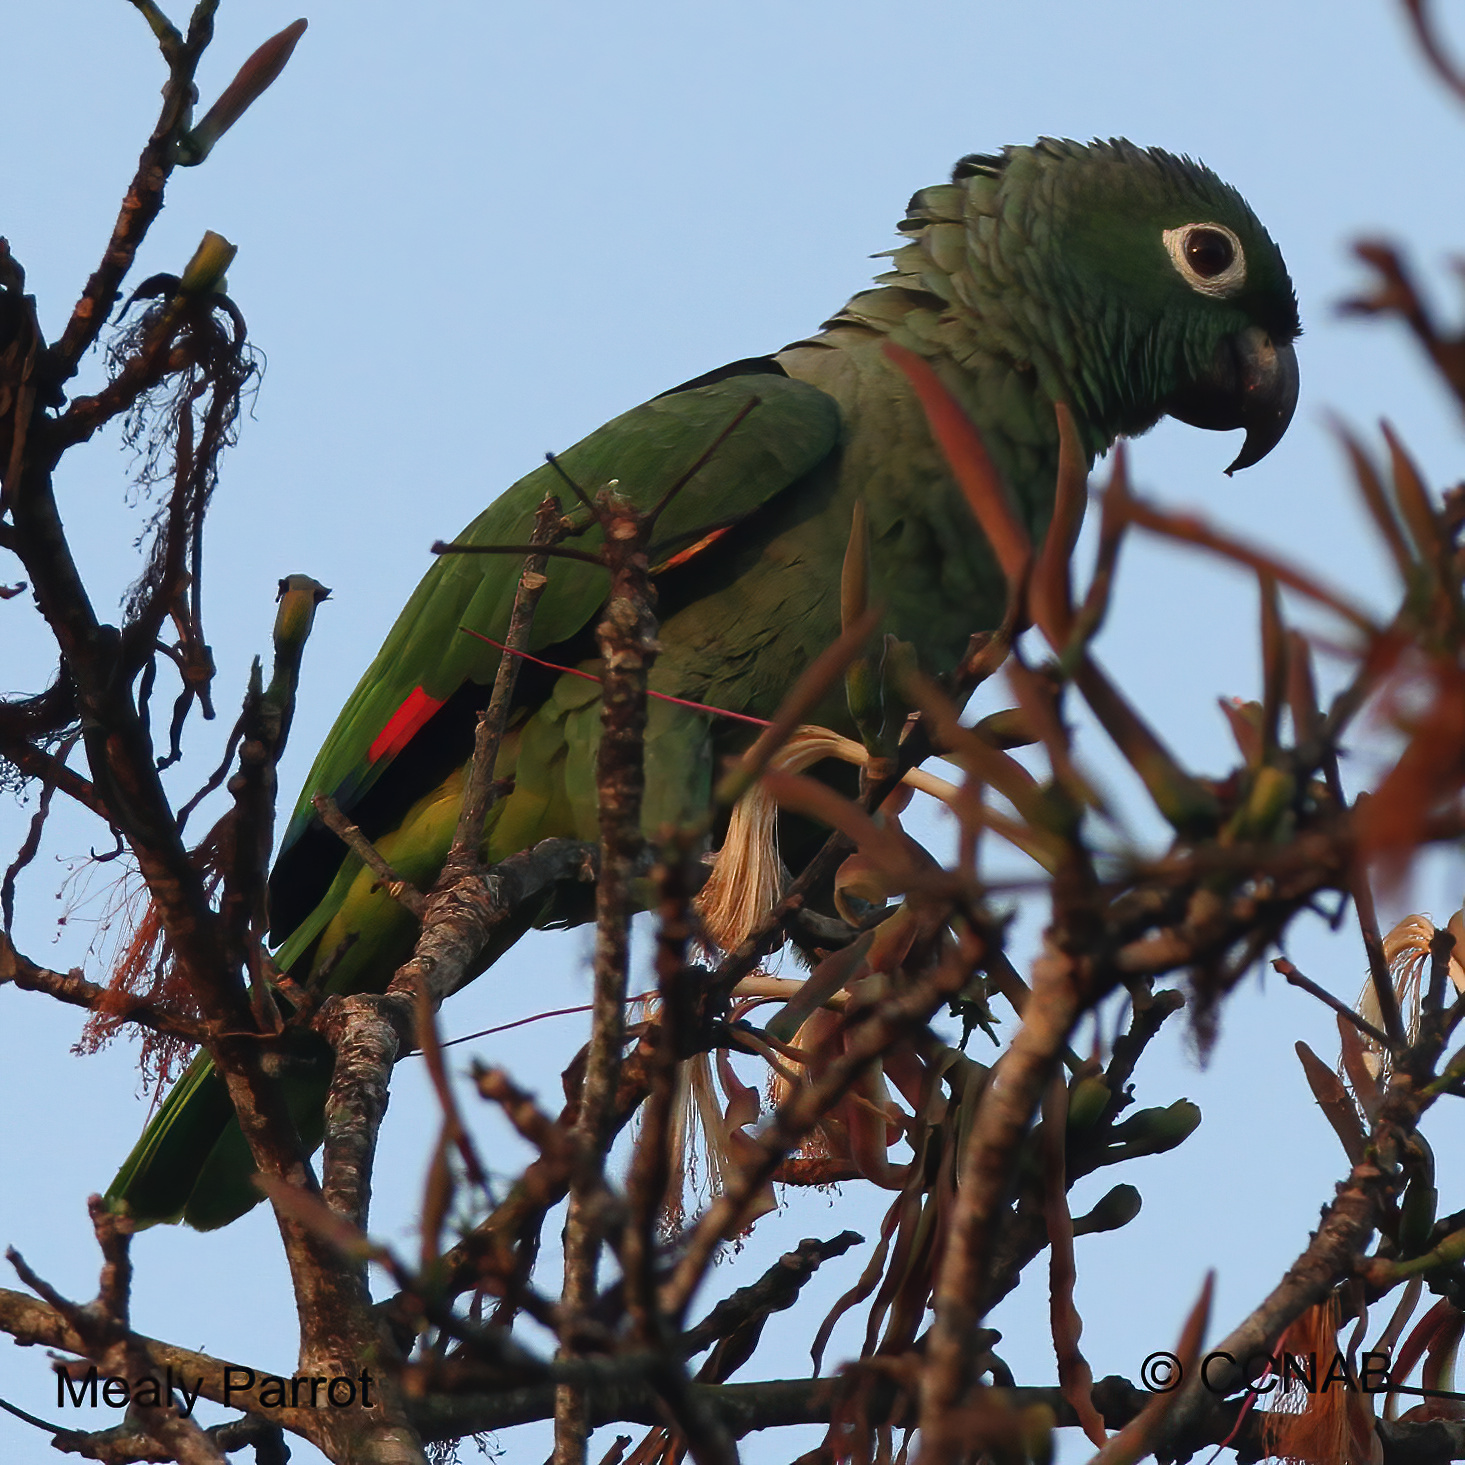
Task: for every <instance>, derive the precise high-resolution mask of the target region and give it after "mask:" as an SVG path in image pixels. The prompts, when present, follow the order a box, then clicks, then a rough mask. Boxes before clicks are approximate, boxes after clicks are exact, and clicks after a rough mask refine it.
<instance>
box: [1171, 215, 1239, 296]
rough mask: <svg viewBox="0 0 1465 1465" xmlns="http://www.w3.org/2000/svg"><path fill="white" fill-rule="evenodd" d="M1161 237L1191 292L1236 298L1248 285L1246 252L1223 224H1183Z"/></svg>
mask: <svg viewBox="0 0 1465 1465" xmlns="http://www.w3.org/2000/svg"><path fill="white" fill-rule="evenodd" d="M1161 238H1162V239H1163V240H1164V241H1165V250H1166V253H1168V254H1169V256H1170V263H1171V264H1173V265H1174V266H1175V269H1176V271H1177V272H1178V274H1179V275H1180V278H1181V279H1182V280H1184V281H1185V283H1186V284H1187V285H1189V286H1190V288H1191V289H1192V290H1196V291H1198V292H1199V293H1200V294H1202V295H1222V296H1224V295H1234V294H1235V293H1236V292H1237V291H1238V290H1240V289H1241V287H1242V286H1243V285H1245V284H1246V252H1245V251H1244V250H1243V249H1242V247H1241V241H1240V240H1239V239H1238V238H1237V237H1236V235H1235V233H1233V232H1232V231H1231V230H1230V229H1228V228H1227V227H1226V226H1225V225H1224V224H1213V223H1195V224H1181V225H1179V227H1177V228H1174V229H1166V230H1165V232H1164V234H1163V235H1161Z"/></svg>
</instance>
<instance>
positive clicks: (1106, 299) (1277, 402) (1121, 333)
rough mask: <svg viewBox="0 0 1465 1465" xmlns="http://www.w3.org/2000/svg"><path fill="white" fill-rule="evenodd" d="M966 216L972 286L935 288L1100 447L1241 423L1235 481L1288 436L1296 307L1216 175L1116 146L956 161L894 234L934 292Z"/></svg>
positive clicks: (1029, 150)
mask: <svg viewBox="0 0 1465 1465" xmlns="http://www.w3.org/2000/svg"><path fill="white" fill-rule="evenodd" d="M958 219H959V221H960V223H961V226H962V234H963V242H964V245H965V248H964V250H963V254H964V260H963V262H962V266H961V267H960V268H959V269H958V270H956V271H953V272H952V273H953V274H959V275H960V276H961V277H962V278H961V279H960V282H959V283H958V284H957V288H956V290H954V291H944V292H943V293H945V294H946V295H947V299H948V301H950V299H951V296H952V295H953V294H954V295H956V296H957V297H958V299H959V300H963V301H964V303H965V304H967V305H968V306H969V307H970V308H971V309H972V310H973V311H974V313H976V314H979V315H980V316H981V317H982V318H983V321H984V323H985V324H986V325H987V326H988V327H989V328H995V329H996V331H997V332H999V333H1000V335H1001V338H1002V340H1003V341H1004V344H1005V349H1006V351H1007V353H1008V354H1009V355H1010V356H1011V357H1012V358H1013V359H1014V360H1021V359H1022V358H1023V357H1024V356H1026V358H1027V360H1028V362H1030V363H1031V365H1032V367H1033V368H1034V369H1035V370H1036V371H1037V372H1038V374H1039V377H1040V379H1041V382H1042V386H1043V388H1044V390H1045V392H1046V394H1047V395H1049V396H1051V397H1053V398H1055V399H1060V398H1061V399H1063V400H1065V401H1067V402H1068V403H1069V405H1070V407H1072V408H1074V409H1075V411H1076V413H1077V415H1078V417H1079V419H1080V421H1082V422H1086V423H1087V424H1088V426H1089V429H1090V441H1091V443H1092V445H1093V446H1094V447H1095V448H1098V449H1102V447H1104V446H1107V443H1108V442H1109V441H1111V440H1112V439H1113V437H1115V436H1117V435H1119V434H1121V433H1122V434H1124V435H1127V436H1135V435H1137V434H1139V433H1141V432H1144V431H1145V430H1146V429H1148V428H1150V427H1152V426H1153V425H1154V424H1155V422H1157V421H1158V420H1159V419H1160V418H1161V417H1163V416H1166V415H1169V416H1173V417H1177V418H1179V419H1180V420H1181V421H1182V422H1187V423H1190V424H1191V425H1192V426H1195V427H1205V428H1213V429H1219V430H1230V429H1234V428H1244V429H1245V431H1246V438H1245V441H1244V443H1243V444H1242V447H1241V451H1240V453H1239V454H1238V455H1237V458H1236V460H1235V462H1233V463H1232V464H1231V466H1230V467H1229V468H1228V469H1227V470H1226V471H1227V472H1228V473H1231V472H1234V471H1235V470H1236V469H1238V468H1247V467H1250V466H1251V465H1252V464H1253V463H1256V462H1259V461H1260V460H1261V459H1262V458H1263V457H1265V456H1266V454H1267V453H1268V452H1270V451H1271V449H1272V448H1273V447H1275V446H1276V444H1277V443H1278V442H1279V441H1280V440H1281V437H1282V435H1283V433H1284V432H1285V431H1286V430H1287V425H1288V423H1289V422H1290V421H1291V419H1292V413H1293V410H1294V409H1295V407H1296V405H1297V358H1296V355H1295V354H1294V351H1293V345H1292V343H1293V342H1294V341H1295V340H1296V338H1297V336H1298V335H1299V334H1300V333H1301V326H1300V323H1299V321H1298V314H1297V297H1296V295H1295V293H1294V292H1293V288H1292V282H1291V280H1290V279H1289V277H1288V274H1287V267H1286V265H1285V264H1284V263H1283V261H1282V255H1281V252H1280V251H1279V250H1278V248H1277V246H1276V244H1275V243H1273V241H1272V239H1271V236H1270V235H1269V234H1268V233H1267V231H1266V230H1265V229H1264V228H1263V227H1262V225H1261V223H1260V221H1259V220H1258V219H1257V217H1256V215H1255V214H1254V213H1253V212H1252V211H1251V208H1250V207H1249V206H1248V204H1247V203H1246V201H1245V199H1243V198H1242V197H1241V195H1240V194H1239V193H1238V192H1237V191H1236V190H1235V189H1234V188H1232V187H1231V186H1230V185H1229V184H1226V183H1223V182H1222V181H1221V180H1220V179H1219V178H1218V177H1216V175H1215V174H1214V173H1212V172H1211V171H1210V169H1208V168H1205V167H1203V166H1201V165H1200V164H1198V163H1195V162H1192V161H1191V160H1190V159H1189V158H1185V157H1177V156H1176V155H1174V154H1172V153H1167V152H1163V151H1161V150H1160V149H1158V148H1140V147H1136V146H1135V145H1134V144H1133V143H1130V142H1126V141H1124V140H1123V139H1113V140H1111V141H1109V142H1092V143H1088V144H1082V143H1076V142H1069V141H1062V140H1057V139H1053V138H1043V139H1041V140H1040V141H1039V142H1037V143H1036V144H1034V145H1033V146H1030V147H1009V148H1006V149H1004V150H1003V151H1002V152H1001V153H998V154H973V155H971V156H968V157H966V158H963V159H962V160H961V161H960V162H959V163H958V164H957V165H956V168H955V170H954V171H953V174H952V183H951V185H949V186H946V187H943V188H940V189H927V190H923V191H922V192H921V193H918V194H917V195H916V197H915V198H914V199H912V201H911V208H910V210H909V212H908V215H907V219H906V222H905V223H904V224H903V225H902V229H903V230H904V231H905V232H906V233H907V234H908V235H909V234H915V235H916V236H917V237H916V239H914V240H913V241H912V242H913V243H915V244H916V245H917V246H918V248H919V249H920V252H921V253H922V254H923V255H924V256H925V260H924V263H925V266H926V268H925V270H924V271H922V275H923V281H922V283H923V284H924V285H925V287H926V288H928V289H929V288H930V285H929V281H930V279H931V275H930V265H931V263H932V258H931V256H932V253H933V248H932V246H933V244H935V245H936V246H937V249H938V250H940V249H943V248H944V249H945V251H946V252H947V258H948V259H950V257H951V255H950V243H951V242H952V241H951V239H950V234H951V230H950V226H951V225H952V224H954V223H956V222H958ZM943 233H944V234H946V235H947V242H945V243H944V245H943V243H942V240H941V238H940V236H941V235H942V234H943ZM904 253H905V251H900V252H899V253H898V254H897V259H899V258H900V254H904Z"/></svg>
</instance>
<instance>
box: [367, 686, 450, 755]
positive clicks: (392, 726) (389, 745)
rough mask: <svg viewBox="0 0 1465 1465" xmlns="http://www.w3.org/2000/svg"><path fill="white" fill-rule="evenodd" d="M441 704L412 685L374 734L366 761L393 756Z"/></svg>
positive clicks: (410, 739) (414, 735) (415, 734)
mask: <svg viewBox="0 0 1465 1465" xmlns="http://www.w3.org/2000/svg"><path fill="white" fill-rule="evenodd" d="M442 705H443V704H442V702H441V701H440V700H439V699H438V698H437V697H429V696H428V695H427V693H426V692H424V691H423V690H422V688H421V687H413V689H412V690H411V692H410V693H408V695H407V700H406V701H405V702H403V703H402V705H401V706H400V707H399V708H397V710H396V711H395V712H394V713H392V715H391V717H390V718H389V719H388V720H387V725H386V726H385V727H384V728H383V729H382V730H381V731H380V732H379V733H378V734H377V735H376V741H375V742H373V743H372V745H371V747H370V748H369V749H368V750H367V753H366V761H367V762H368V763H375V762H376V761H377V759H378V758H395V757H396V755H397V754H398V753H400V752H401V751H402V749H403V748H405V747H406V746H407V744H408V743H410V742H411V741H412V739H413V738H414V737H416V736H417V733H418V732H419V730H420V729H421V728H422V725H423V724H424V723H425V722H426V721H427V719H428V718H429V717H431V716H432V714H433V713H434V712H436V711H437V710H438V708H439V707H441V706H442Z"/></svg>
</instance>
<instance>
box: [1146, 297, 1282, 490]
mask: <svg viewBox="0 0 1465 1465" xmlns="http://www.w3.org/2000/svg"><path fill="white" fill-rule="evenodd" d="M1296 407H1297V353H1296V352H1295V351H1294V350H1293V349H1292V344H1291V342H1290V341H1289V342H1284V343H1283V344H1282V345H1280V346H1279V345H1277V344H1276V342H1274V341H1273V340H1272V338H1271V336H1269V335H1268V334H1267V333H1266V331H1264V330H1263V329H1262V328H1261V327H1260V326H1248V327H1247V328H1246V329H1245V330H1244V331H1241V332H1239V333H1238V334H1237V335H1234V336H1227V337H1226V339H1225V340H1224V341H1222V342H1221V344H1220V346H1219V347H1218V348H1217V350H1216V355H1215V357H1214V359H1213V360H1212V362H1211V365H1210V369H1209V370H1208V371H1206V372H1205V373H1204V374H1203V375H1201V376H1199V377H1197V378H1196V379H1195V380H1193V381H1190V382H1187V383H1186V384H1185V385H1184V386H1183V387H1182V388H1181V389H1180V390H1179V391H1178V392H1177V393H1176V394H1175V395H1174V397H1172V398H1171V399H1170V401H1169V403H1168V404H1167V405H1166V409H1165V410H1166V411H1167V412H1168V413H1169V414H1170V415H1171V416H1172V417H1178V418H1179V419H1180V421H1181V422H1187V423H1189V424H1190V425H1191V426H1192V427H1208V428H1213V429H1215V430H1216V431H1220V432H1227V431H1230V430H1231V429H1233V428H1237V427H1244V428H1245V429H1246V441H1245V442H1243V443H1242V445H1241V451H1240V452H1239V453H1238V454H1237V455H1236V461H1235V462H1234V463H1232V465H1231V466H1230V467H1229V468H1228V469H1227V470H1226V473H1227V475H1228V476H1229V475H1230V474H1232V473H1235V472H1236V470H1237V469H1238V468H1250V467H1251V465H1252V464H1253V463H1260V462H1261V460H1262V459H1263V458H1265V457H1266V455H1267V454H1268V453H1270V452H1271V451H1272V449H1273V448H1274V447H1276V446H1277V444H1278V443H1279V442H1281V441H1282V434H1283V433H1285V432H1286V431H1287V425H1288V423H1290V422H1291V421H1292V413H1293V412H1294V411H1295V410H1296Z"/></svg>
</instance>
